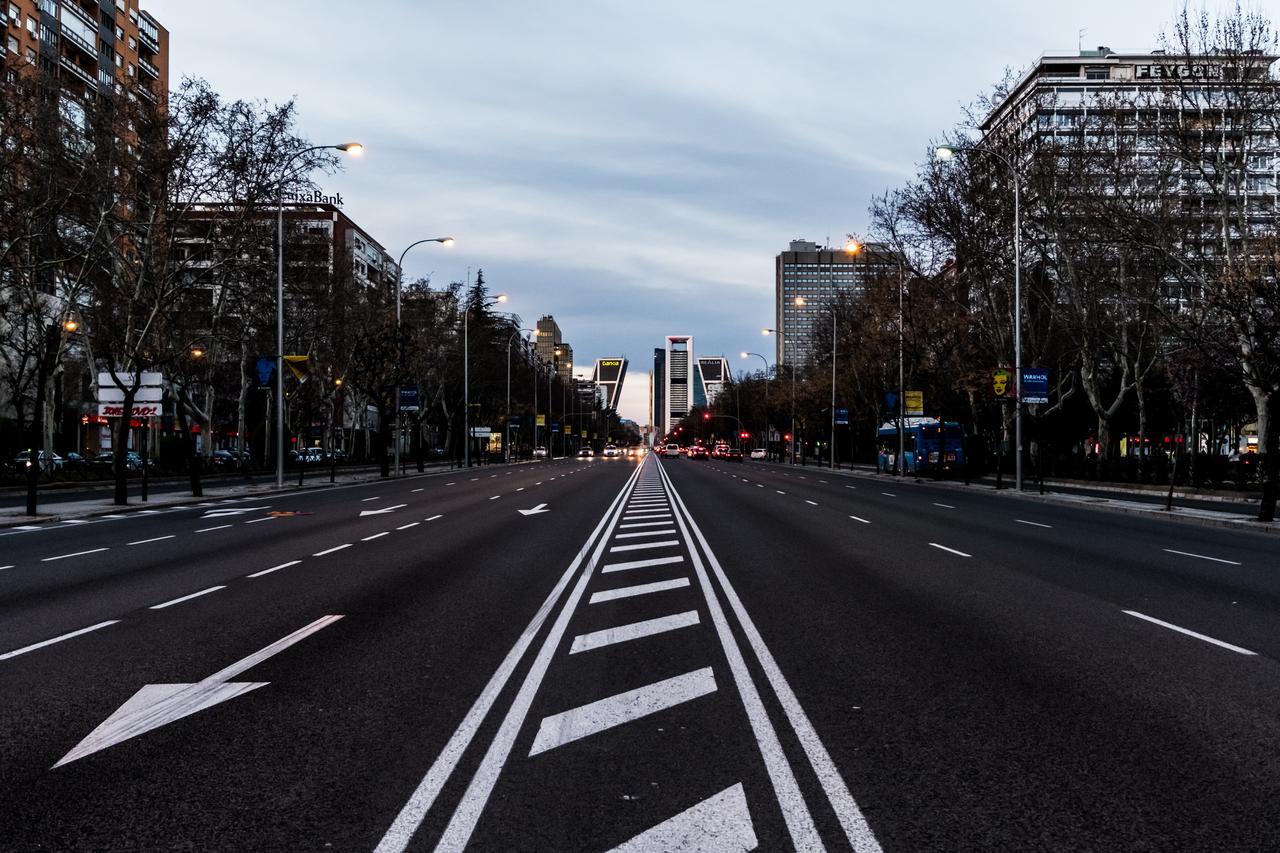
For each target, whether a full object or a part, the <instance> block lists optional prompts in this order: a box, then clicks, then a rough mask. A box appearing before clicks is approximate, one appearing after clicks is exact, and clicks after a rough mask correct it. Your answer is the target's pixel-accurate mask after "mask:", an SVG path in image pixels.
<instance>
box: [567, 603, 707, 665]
mask: <svg viewBox="0 0 1280 853" xmlns="http://www.w3.org/2000/svg"><path fill="white" fill-rule="evenodd" d="M697 624H698V611H696V610H687V611H685V612H684V613H676V614H673V615H671V616H659V617H658V618H656V619H645V620H644V621H643V622H632V623H630V624H628V625H618V626H616V627H613V628H605V629H604V630H601V631H592V632H591V633H589V634H579V635H578V636H576V637H574V638H573V645H572V646H571V647H570V648H569V654H571V655H576V654H578V653H579V652H589V651H592V650H594V649H601V648H604V647H605V646H612V645H615V644H617V643H625V642H628V641H630V640H639V639H641V638H643V637H652V636H654V635H655V634H665V633H666V632H668V631H675V630H677V629H679V628H687V627H689V626H690V625H697Z"/></svg>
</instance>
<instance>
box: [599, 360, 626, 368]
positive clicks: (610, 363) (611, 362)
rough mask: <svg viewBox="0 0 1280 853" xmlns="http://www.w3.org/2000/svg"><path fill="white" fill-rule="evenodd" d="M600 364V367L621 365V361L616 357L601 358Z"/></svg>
mask: <svg viewBox="0 0 1280 853" xmlns="http://www.w3.org/2000/svg"><path fill="white" fill-rule="evenodd" d="M600 365H601V366H602V367H621V366H622V362H621V361H619V360H617V359H610V360H608V361H604V360H601V362H600Z"/></svg>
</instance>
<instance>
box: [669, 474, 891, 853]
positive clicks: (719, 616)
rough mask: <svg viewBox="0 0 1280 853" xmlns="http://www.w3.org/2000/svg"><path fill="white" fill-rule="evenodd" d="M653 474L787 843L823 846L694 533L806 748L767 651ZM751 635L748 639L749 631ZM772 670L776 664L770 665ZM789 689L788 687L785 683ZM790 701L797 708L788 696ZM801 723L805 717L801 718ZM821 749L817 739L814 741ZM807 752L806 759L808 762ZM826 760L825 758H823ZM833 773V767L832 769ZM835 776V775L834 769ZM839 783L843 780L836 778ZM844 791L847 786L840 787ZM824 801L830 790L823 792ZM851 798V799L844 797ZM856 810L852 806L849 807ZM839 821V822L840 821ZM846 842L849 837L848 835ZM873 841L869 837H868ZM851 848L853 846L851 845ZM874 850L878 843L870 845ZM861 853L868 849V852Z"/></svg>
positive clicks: (677, 500) (682, 511) (692, 525)
mask: <svg viewBox="0 0 1280 853" xmlns="http://www.w3.org/2000/svg"><path fill="white" fill-rule="evenodd" d="M658 472H659V473H660V474H661V475H662V476H663V478H664V480H665V481H666V484H667V488H668V489H669V490H670V493H671V500H672V502H673V503H674V504H675V505H676V507H677V509H678V513H677V515H676V523H677V525H678V526H679V527H680V531H681V533H682V534H683V535H684V538H685V539H686V540H688V541H689V554H690V555H691V557H692V560H693V569H694V573H695V574H696V575H697V576H698V585H699V587H700V588H701V590H702V596H703V599H704V600H705V601H706V602H707V609H708V611H709V612H710V615H711V622H712V624H714V625H715V629H716V636H717V638H718V639H719V640H720V646H721V648H722V649H724V653H725V658H726V659H727V660H728V662H729V670H730V672H731V673H732V674H733V681H734V685H735V686H736V687H737V688H738V696H739V697H740V698H741V700H742V707H743V709H744V710H745V711H746V713H747V721H748V722H749V723H750V724H751V732H752V734H753V735H754V736H755V741H756V748H757V749H758V750H759V751H760V758H761V759H762V760H763V762H764V766H765V770H766V772H767V773H768V776H769V782H770V784H771V785H772V787H773V793H774V797H775V799H776V800H777V802H778V807H779V808H780V809H781V811H782V817H783V820H784V821H785V823H786V825H787V832H788V834H789V835H790V837H791V846H792V847H793V848H795V849H796V850H806V851H808V850H814V851H818V850H825V849H826V848H825V846H824V844H823V842H822V837H821V836H820V835H819V834H818V830H817V827H816V826H814V823H813V815H812V814H811V813H810V812H809V807H808V806H807V805H806V804H805V801H804V795H803V794H801V793H800V786H799V784H798V783H797V782H796V776H795V772H794V770H793V769H792V767H791V762H790V761H789V760H788V759H787V756H786V754H785V753H784V752H783V750H782V744H781V742H780V741H779V740H778V732H777V730H776V729H774V726H773V722H772V721H771V720H770V719H769V712H768V711H766V710H765V707H764V702H763V700H762V699H761V698H760V691H759V690H758V689H757V688H756V683H755V679H754V678H753V677H752V676H751V672H750V670H749V669H747V662H746V660H745V659H744V658H743V655H742V649H741V647H739V645H738V641H737V639H736V638H735V637H734V635H733V630H732V629H731V628H730V627H729V620H728V618H727V617H726V616H725V613H724V609H723V608H722V607H721V605H720V597H719V595H718V594H717V593H716V590H715V589H714V588H713V587H712V584H711V579H710V577H709V576H708V574H707V564H704V563H703V560H702V557H701V555H700V554H699V553H698V549H697V548H696V547H694V545H693V537H692V536H691V535H690V531H691V530H692V532H693V534H694V535H696V536H697V539H698V544H699V545H701V546H702V551H703V553H705V554H706V556H707V562H708V563H709V564H710V565H711V567H712V569H713V571H715V573H716V578H717V579H718V580H719V581H720V586H721V589H722V590H723V592H724V595H725V597H726V598H727V600H728V601H729V603H730V605H731V606H732V607H733V609H734V614H735V615H736V616H737V617H738V623H739V625H740V626H741V627H742V629H743V631H744V632H746V634H747V636H748V637H749V638H750V639H751V643H752V646H753V648H755V650H756V657H757V658H758V659H759V660H760V663H761V665H762V666H763V667H764V669H765V671H766V673H768V674H769V675H768V677H769V681H770V683H771V684H772V685H773V688H774V692H775V694H777V697H778V699H779V701H780V702H781V703H782V705H783V709H784V711H786V713H787V717H788V719H789V720H791V723H792V728H794V729H795V730H796V734H797V736H798V737H799V739H800V741H801V743H802V744H803V745H805V750H806V752H808V751H809V746H808V745H807V744H806V737H805V733H804V732H803V731H802V730H801V729H800V728H799V727H798V726H797V723H796V721H795V719H794V718H793V716H792V712H791V709H790V708H788V706H787V695H786V694H784V693H783V692H782V691H781V690H779V688H778V685H777V683H776V682H775V681H774V677H773V675H772V674H771V673H769V665H770V664H771V663H772V657H770V656H769V655H768V649H767V648H765V649H764V653H763V655H762V654H761V648H762V647H763V645H764V641H763V640H762V639H760V637H759V635H758V634H755V626H754V625H753V624H752V622H751V619H750V617H748V616H747V614H746V611H745V610H744V609H743V608H742V603H741V602H740V601H738V600H737V595H736V593H735V592H734V590H733V587H732V586H730V585H729V579H728V578H727V577H725V575H724V570H723V569H722V568H721V566H720V562H719V561H718V560H717V559H716V557H715V554H714V553H713V552H712V551H711V547H710V546H709V545H708V544H707V540H706V537H704V536H703V535H702V531H701V530H700V529H699V528H698V525H697V522H695V521H694V520H693V516H692V514H690V512H689V508H688V506H687V505H686V504H685V502H684V498H682V497H681V496H680V493H679V492H677V491H676V488H675V485H674V484H673V483H672V482H671V476H670V475H669V474H668V473H667V472H666V470H665V469H664V468H662V467H661V466H659V468H658ZM753 634H755V636H754V637H753V636H752V635H753ZM773 666H774V668H775V669H776V666H777V665H776V664H774V665H773ZM777 675H778V678H779V679H781V680H782V683H783V685H784V686H786V681H785V679H782V678H781V672H778V674H777ZM786 689H787V690H788V691H789V690H790V687H786ZM790 698H791V701H792V702H793V703H794V704H795V705H796V707H797V708H798V707H799V703H798V702H796V700H795V697H794V695H792V696H791V697H790ZM800 716H801V717H802V718H803V717H804V711H803V710H801V711H800ZM804 722H805V723H807V722H808V719H807V718H804ZM813 739H814V740H815V741H816V740H817V735H816V734H814V735H813ZM818 746H819V747H821V742H818ZM812 760H813V759H812V755H811V756H810V761H811V763H812ZM829 760H830V758H829V757H828V761H829ZM814 769H815V770H816V771H817V772H818V777H819V780H820V781H822V782H823V787H824V788H826V787H827V785H826V780H825V779H824V778H823V775H824V774H823V771H822V770H821V769H819V767H818V766H817V765H816V764H815V765H814ZM832 770H833V772H834V766H833V767H832ZM836 778H837V779H838V780H839V779H840V776H839V773H836ZM840 781H841V784H843V780H840ZM846 794H847V790H846ZM828 798H829V799H830V793H829V792H828ZM850 802H852V799H850ZM831 803H832V806H834V807H835V810H836V813H837V815H838V814H839V813H840V806H839V804H838V803H837V802H836V801H835V800H832V801H831ZM855 809H856V806H855ZM842 823H843V821H842ZM851 840H852V838H851ZM872 841H873V842H874V837H873V838H872ZM855 847H856V845H855ZM875 849H876V850H877V851H878V847H877V848H875ZM865 853H870V851H869V850H867V851H865Z"/></svg>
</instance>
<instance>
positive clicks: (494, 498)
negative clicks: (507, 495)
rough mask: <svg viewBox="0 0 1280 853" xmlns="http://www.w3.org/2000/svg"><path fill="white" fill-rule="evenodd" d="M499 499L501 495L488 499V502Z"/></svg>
mask: <svg viewBox="0 0 1280 853" xmlns="http://www.w3.org/2000/svg"><path fill="white" fill-rule="evenodd" d="M500 497H502V495H494V496H493V497H491V498H489V500H491V501H496V500H497V499H498V498H500Z"/></svg>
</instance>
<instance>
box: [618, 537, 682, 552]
mask: <svg viewBox="0 0 1280 853" xmlns="http://www.w3.org/2000/svg"><path fill="white" fill-rule="evenodd" d="M679 546H680V540H679V539H668V540H666V541H664V542H637V543H635V544H634V545H614V546H613V547H612V548H610V549H609V553H610V554H613V553H616V552H618V551H643V550H645V549H647V548H677V547H679Z"/></svg>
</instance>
